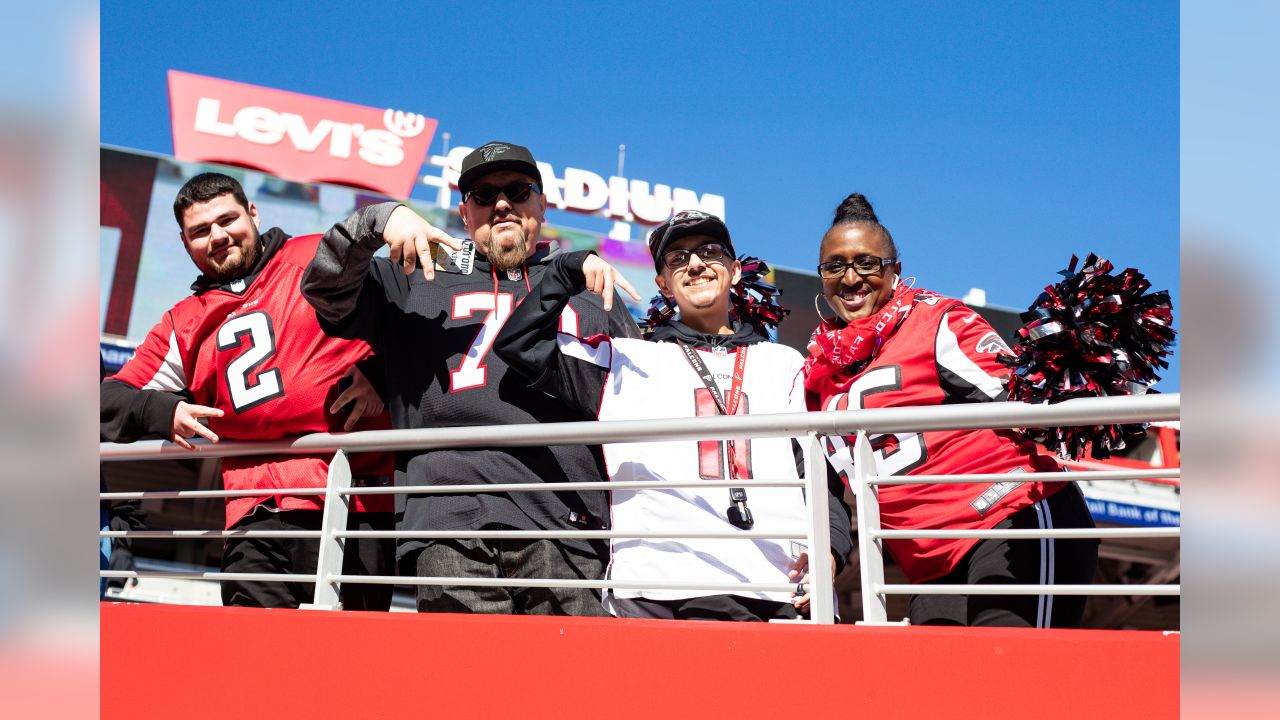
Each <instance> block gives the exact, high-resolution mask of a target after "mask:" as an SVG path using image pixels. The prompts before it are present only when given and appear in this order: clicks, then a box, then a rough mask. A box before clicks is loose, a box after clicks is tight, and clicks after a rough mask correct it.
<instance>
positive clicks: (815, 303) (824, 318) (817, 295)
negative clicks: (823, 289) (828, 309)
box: [813, 293, 831, 322]
mask: <svg viewBox="0 0 1280 720" xmlns="http://www.w3.org/2000/svg"><path fill="white" fill-rule="evenodd" d="M820 297H822V293H814V294H813V311H814V312H816V313H818V319H819V320H821V321H822V322H826V321H827V320H830V319H831V318H828V317H827V316H825V315H823V314H822V310H821V309H819V307H818V298H820Z"/></svg>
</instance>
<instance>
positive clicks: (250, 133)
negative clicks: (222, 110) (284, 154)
mask: <svg viewBox="0 0 1280 720" xmlns="http://www.w3.org/2000/svg"><path fill="white" fill-rule="evenodd" d="M235 125H236V132H237V133H239V135H240V137H242V138H244V139H245V140H248V141H249V142H251V143H257V144H259V145H275V144H276V143H278V142H280V141H281V140H283V139H284V122H282V121H281V120H280V114H279V113H277V112H276V111H275V110H272V109H270V108H264V107H256V106H253V105H250V106H249V107H243V108H240V111H239V112H237V113H236V119H235Z"/></svg>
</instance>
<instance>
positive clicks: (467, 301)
mask: <svg viewBox="0 0 1280 720" xmlns="http://www.w3.org/2000/svg"><path fill="white" fill-rule="evenodd" d="M513 305H514V300H513V298H512V295H511V293H485V292H479V293H464V294H462V295H454V296H453V307H452V309H451V311H450V313H449V319H450V320H465V319H467V318H469V317H471V316H473V315H475V314H476V313H477V312H485V313H486V315H485V316H484V320H483V321H482V323H481V325H480V330H479V332H477V333H476V337H475V339H474V340H472V341H471V347H469V348H467V354H466V356H464V357H463V358H462V364H461V365H459V366H458V369H457V370H453V371H451V372H450V373H449V392H457V391H459V390H469V389H471V388H476V387H481V386H483V385H484V384H485V382H486V381H487V380H488V377H489V368H488V367H486V366H485V363H484V358H485V356H486V355H488V354H489V348H491V347H493V341H494V339H495V338H497V337H498V331H499V330H501V329H502V324H503V323H505V322H506V321H507V318H508V317H511V310H512V309H513ZM560 332H563V333H569V334H570V335H577V334H578V313H577V312H576V311H574V309H573V308H572V307H569V306H566V307H565V309H564V312H562V313H560Z"/></svg>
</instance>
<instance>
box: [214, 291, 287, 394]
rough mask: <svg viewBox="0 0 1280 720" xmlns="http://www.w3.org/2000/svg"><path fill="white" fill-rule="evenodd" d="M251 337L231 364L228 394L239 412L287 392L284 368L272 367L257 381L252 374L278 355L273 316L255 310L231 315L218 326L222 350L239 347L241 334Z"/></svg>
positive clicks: (228, 372) (220, 348)
mask: <svg viewBox="0 0 1280 720" xmlns="http://www.w3.org/2000/svg"><path fill="white" fill-rule="evenodd" d="M244 335H248V336H249V345H248V347H247V348H245V350H244V352H242V353H241V354H240V355H239V356H238V357H236V359H234V360H232V361H231V362H229V363H227V370H226V379H227V394H228V395H230V396H231V405H232V407H234V408H235V411H236V412H237V413H242V412H244V411H246V410H248V409H250V408H253V407H257V406H258V405H261V404H262V403H264V402H266V401H268V400H272V399H274V398H278V397H280V396H281V395H284V384H283V383H282V382H281V381H280V370H278V369H276V368H272V369H270V370H267V371H266V372H261V373H258V375H257V380H256V382H252V383H251V382H250V379H249V376H250V375H252V374H253V373H254V372H255V371H256V370H257V369H258V368H259V367H261V366H262V364H263V363H265V362H266V361H267V360H268V359H269V358H270V357H271V356H272V355H275V354H276V332H275V328H274V327H272V325H271V316H270V315H267V314H266V313H264V312H251V313H247V314H244V315H238V316H236V317H233V318H231V319H230V320H228V321H226V322H225V323H223V324H222V327H220V328H218V349H219V350H222V351H226V350H235V349H237V348H239V347H240V344H241V339H240V338H241V337H243V336H244Z"/></svg>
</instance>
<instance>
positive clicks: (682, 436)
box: [100, 394, 1181, 623]
mask: <svg viewBox="0 0 1280 720" xmlns="http://www.w3.org/2000/svg"><path fill="white" fill-rule="evenodd" d="M1180 399H1181V398H1180V395H1178V394H1170V395H1154V396H1146V397H1138V398H1132V397H1128V398H1090V399H1079V400H1070V401H1067V402H1064V403H1059V404H1056V405H1028V404H1024V403H998V404H978V405H951V406H942V407H924V408H888V409H874V410H846V411H838V412H821V413H786V414H773V415H745V416H733V417H727V416H712V417H703V418H672V419H664V420H663V422H662V423H654V422H653V421H652V420H642V421H635V420H631V421H587V422H571V423H552V424H526V425H499V426H478V427H454V428H432V429H414V430H382V431H366V432H360V433H315V434H311V435H306V436H302V437H299V438H294V439H288V440H276V441H261V442H222V443H218V444H210V443H207V442H203V441H196V443H195V446H196V447H195V449H194V450H186V449H183V448H180V447H179V446H177V445H174V444H173V443H169V442H166V441H159V440H155V441H144V442H140V443H132V444H127V445H123V444H114V443H103V444H102V445H101V457H102V459H103V460H104V461H123V460H153V459H171V458H175V457H181V458H191V457H193V456H196V457H208V458H213V457H238V456H245V455H259V454H316V453H323V452H327V451H334V450H336V451H337V454H336V455H335V456H334V458H333V460H332V461H331V462H330V466H329V467H330V475H329V481H328V482H327V483H326V486H325V487H324V488H271V489H264V490H257V489H255V490H222V491H148V492H129V493H102V494H101V497H102V498H104V499H138V498H157V497H162V498H191V499H194V498H211V497H224V498H228V497H254V496H270V495H281V494H289V495H321V494H323V495H325V503H324V509H325V511H324V521H323V523H322V527H321V530H319V531H225V530H224V531H172V534H169V533H166V532H164V531H104V532H102V533H100V535H101V536H102V537H148V538H161V537H167V538H185V539H189V538H193V537H195V538H222V537H255V536H257V537H299V538H319V539H320V540H321V550H320V559H319V562H318V564H317V571H316V573H314V574H310V575H291V576H279V575H267V574H260V573H179V574H176V575H175V574H173V573H151V572H147V573H141V574H139V573H137V572H128V571H102V572H101V573H100V574H101V575H102V576H103V577H152V576H157V577H188V576H190V577H199V578H206V579H230V578H233V577H234V578H238V579H243V580H251V579H280V578H281V577H286V578H288V579H291V580H297V581H314V582H316V597H315V602H314V603H313V604H312V605H311V606H310V607H323V608H333V607H337V598H338V593H337V588H338V585H339V584H340V583H342V582H361V583H394V584H406V585H422V584H456V585H472V586H486V585H504V586H516V587H586V588H618V589H644V588H650V589H657V588H665V589H697V590H714V591H724V592H732V591H735V590H737V591H743V590H757V589H758V590H760V591H768V592H783V591H788V590H796V589H806V590H808V591H809V592H810V593H811V598H812V617H813V620H814V621H815V622H832V616H833V607H832V598H831V596H832V588H831V578H830V575H829V573H823V572H817V571H816V570H817V569H818V568H817V567H815V568H814V570H815V572H812V573H811V577H813V579H814V580H813V582H812V584H810V585H794V584H787V585H776V586H775V585H771V584H768V585H767V588H766V584H737V585H732V586H729V585H724V586H721V585H714V586H712V585H696V586H694V585H689V584H687V583H686V584H681V583H645V582H643V581H628V582H622V581H613V580H545V581H544V580H515V579H507V578H501V579H483V578H413V577H398V576H350V575H344V574H342V572H341V567H342V552H343V543H342V542H341V540H343V539H345V538H459V537H468V538H482V537H483V538H489V537H492V538H499V537H522V538H536V537H548V538H572V537H577V538H593V539H597V538H598V539H605V538H612V537H626V538H713V537H716V538H718V537H731V538H742V539H747V538H753V537H769V538H773V539H805V540H807V541H808V547H809V548H810V550H811V555H812V557H813V558H815V559H817V563H818V564H821V563H822V562H823V561H824V560H825V561H827V562H829V556H830V537H829V534H828V527H827V524H826V523H827V507H826V503H827V493H826V487H825V482H826V464H825V459H824V456H823V454H822V450H821V445H820V443H819V434H823V435H854V434H856V435H857V441H856V443H855V456H856V458H857V462H856V463H855V468H856V471H855V473H854V475H855V477H853V478H850V480H851V481H852V484H853V489H854V492H855V494H856V496H857V500H858V530H859V534H860V536H861V537H863V538H865V539H866V540H867V542H863V543H859V553H860V554H862V555H863V558H862V562H861V563H860V566H861V569H862V576H863V577H862V581H863V582H862V584H863V601H864V622H872V623H876V622H887V616H886V603H885V597H886V596H887V595H892V594H903V593H908V594H963V593H962V592H960V591H959V590H955V588H962V589H964V588H968V589H969V590H970V591H971V594H988V595H992V594H994V595H999V594H1011V595H1013V594H1045V595H1051V594H1087V595H1114V594H1123V595H1136V594H1150V595H1163V594H1177V592H1178V591H1179V588H1178V586H1174V585H1167V586H1154V585H1151V586H1132V585H1123V586H1120V585H1117V586H1107V585H1081V586H1070V585H1034V586H1033V585H1026V586H1021V585H994V586H992V585H988V586H944V585H892V584H886V583H885V582H884V557H883V547H882V545H881V542H882V540H885V539H896V538H906V537H917V538H919V537H933V538H954V537H968V538H987V537H1001V538H1015V537H1016V538H1021V537H1037V538H1040V537H1064V538H1065V537H1180V530H1179V529H1177V528H1107V529H1057V530H1025V531H1024V530H966V531H959V530H929V529H920V530H916V529H909V530H883V529H881V528H880V527H879V525H880V522H879V507H878V499H877V497H876V493H875V489H874V488H875V487H876V486H878V485H885V486H887V485H904V484H921V483H974V482H996V481H1001V480H1007V479H1008V476H1007V475H1003V474H1000V475H995V474H975V475H968V476H962V475H935V476H911V477H910V478H899V477H889V476H877V475H874V474H872V473H873V471H874V468H875V462H874V458H873V456H872V455H871V450H870V443H869V441H868V435H869V434H871V433H881V432H921V431H926V430H960V429H978V428H1009V427H1054V426H1067V425H1091V424H1096V423H1098V422H1116V423H1123V422H1142V421H1161V420H1177V419H1179V417H1180V410H1179V406H1180ZM805 436H807V438H808V442H807V443H805V450H806V459H807V461H806V473H805V477H804V478H803V479H800V480H774V481H768V480H766V481H761V480H754V481H733V480H725V481H673V482H667V481H653V482H646V481H629V482H589V483H507V484H492V485H474V484H464V485H433V486H396V487H376V488H362V487H352V486H351V474H350V466H349V464H348V462H347V459H346V454H347V453H348V452H374V451H392V450H408V449H420V450H421V449H444V448H474V447H494V446H508V447H529V446H546V445H558V444H598V443H619V442H653V441H662V440H692V439H735V438H742V437H805ZM1175 476H1177V477H1180V470H1179V469H1177V468H1161V469H1157V470H1124V471H1096V472H1072V473H1037V474H1036V476H1035V477H1036V480H1037V481H1041V480H1043V481H1046V482H1067V481H1071V480H1085V479H1097V480H1133V479H1139V478H1144V477H1152V478H1156V477H1158V478H1169V477H1175ZM744 485H747V486H750V485H765V486H773V487H779V486H781V487H794V486H803V487H805V489H806V496H807V498H808V500H809V511H810V516H809V527H808V528H807V529H805V530H802V531H792V532H790V533H780V532H777V531H771V532H768V533H761V532H759V531H754V532H752V531H748V532H734V533H699V532H684V533H666V532H648V533H625V534H622V533H615V532H614V531H546V532H543V531H478V532H459V531H348V530H346V529H345V528H346V515H347V505H346V503H345V502H342V498H343V497H344V496H351V495H373V494H438V493H473V492H527V491H551V490H561V489H563V490H574V491H582V490H597V489H598V490H620V489H642V488H671V487H702V488H707V487H741V486H744ZM867 555H870V557H867ZM677 585H680V586H681V587H679V588H676V587H675V586H677ZM683 585H689V587H687V588H685V587H683ZM756 585H760V587H759V588H757V587H756ZM1120 588H1123V592H1121V591H1120V590H1119V589H1120ZM1171 588H1172V590H1170V589H1171ZM1033 589H1034V592H1032V590H1033Z"/></svg>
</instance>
